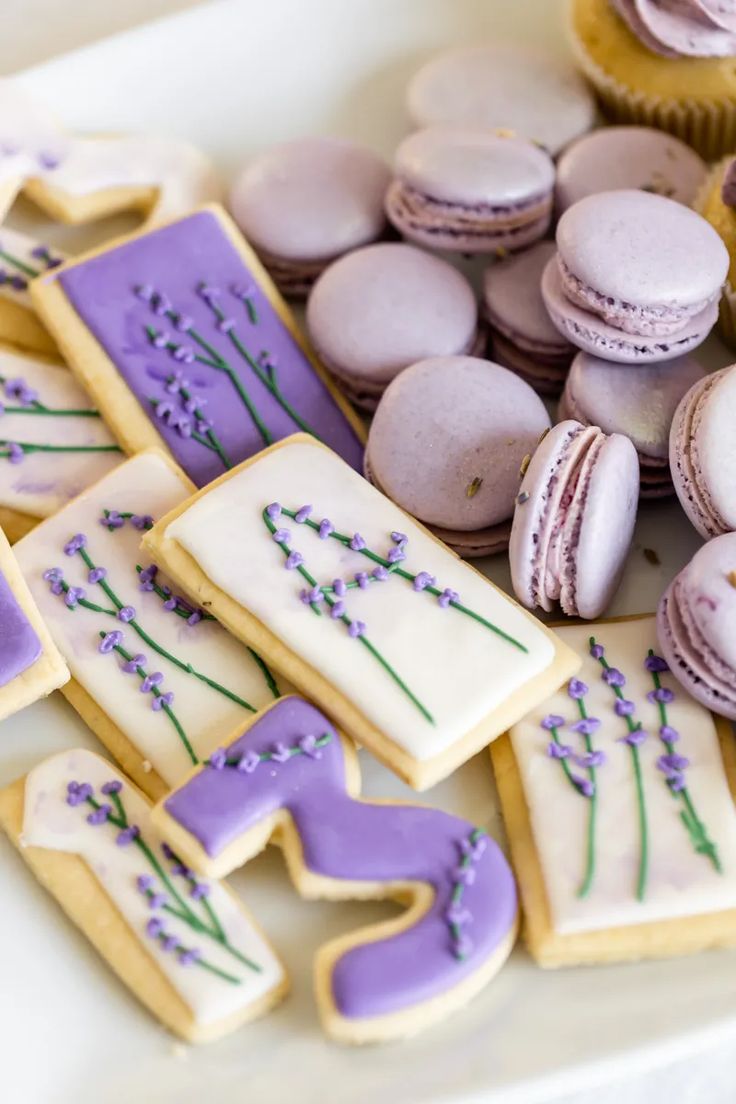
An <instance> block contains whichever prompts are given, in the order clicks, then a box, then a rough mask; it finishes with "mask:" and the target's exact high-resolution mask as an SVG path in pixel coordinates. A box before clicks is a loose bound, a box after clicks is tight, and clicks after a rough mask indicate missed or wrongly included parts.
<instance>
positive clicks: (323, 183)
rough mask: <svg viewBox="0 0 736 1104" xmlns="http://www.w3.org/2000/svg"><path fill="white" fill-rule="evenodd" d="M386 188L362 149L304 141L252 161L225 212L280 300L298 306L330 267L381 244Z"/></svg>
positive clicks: (378, 166) (378, 167)
mask: <svg viewBox="0 0 736 1104" xmlns="http://www.w3.org/2000/svg"><path fill="white" fill-rule="evenodd" d="M389 180H390V174H389V170H388V166H387V165H386V163H385V162H384V161H383V160H382V159H381V158H380V157H379V156H378V155H377V154H375V153H373V151H372V150H369V149H366V148H365V147H364V146H360V145H357V144H356V143H354V142H346V141H342V140H340V139H338V138H302V139H299V140H297V141H294V142H286V143H283V144H282V145H278V146H273V147H272V148H271V149H269V150H266V152H265V153H262V154H261V155H260V156H259V157H255V158H254V159H253V160H252V161H250V162H249V163H248V164H247V165H246V166H245V168H244V169H243V170H242V171H241V172H240V173H239V174H238V176H237V177H236V178H235V182H234V183H233V185H232V188H231V189H230V210H231V212H232V214H233V217H234V218H235V221H236V222H237V223H238V225H239V227H240V229H241V230H242V231H243V233H244V234H245V236H246V238H248V240H249V241H250V242H251V244H252V245H253V246H254V247H255V248H256V249H257V250H258V253H259V254H260V256H261V259H262V260H263V262H264V264H265V265H266V267H267V268H268V270H269V272H270V273H271V275H272V276H273V278H274V280H275V281H276V283H277V284H278V286H279V287H280V289H281V290H282V291H283V292H284V294H286V295H290V296H293V297H300V298H301V297H304V296H306V295H307V293H308V292H309V289H310V287H311V286H312V284H313V283H314V281H315V279H316V278H317V276H319V274H320V273H321V272H322V271H323V269H324V268H325V267H326V266H327V265H328V264H329V263H330V262H331V261H333V260H335V259H336V258H337V257H340V256H342V254H343V253H347V252H348V251H349V250H351V249H357V248H358V247H359V246H361V245H367V244H368V243H369V242H373V241H376V239H377V238H380V237H381V236H382V234H383V232H384V230H385V228H386V218H385V215H384V210H383V197H384V194H385V192H386V188H387V187H388V183H389Z"/></svg>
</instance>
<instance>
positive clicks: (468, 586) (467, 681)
mask: <svg viewBox="0 0 736 1104" xmlns="http://www.w3.org/2000/svg"><path fill="white" fill-rule="evenodd" d="M144 544H145V547H146V548H147V549H148V550H149V554H150V555H151V556H152V557H153V558H154V559H155V560H156V562H157V563H160V564H161V565H162V566H164V565H165V568H166V570H167V572H168V573H169V574H170V575H171V576H172V577H173V578H174V579H175V580H176V582H177V583H178V585H180V586H181V587H183V588H184V590H185V591H186V592H187V593H189V594H190V595H191V596H193V597H194V598H195V600H196V601H198V602H200V603H202V604H205V603H206V607H207V609H209V610H211V611H212V612H213V613H214V614H215V616H216V617H218V618H219V619H220V620H221V621H222V622H223V624H225V625H226V626H227V628H228V629H229V630H230V631H231V632H233V633H234V634H235V635H236V636H238V637H239V638H240V639H242V640H244V641H245V642H246V643H248V644H249V645H250V646H251V647H254V648H257V649H258V650H259V651H260V652H261V654H262V655H263V656H264V657H265V658H266V659H267V660H268V661H269V662H271V663H273V664H274V666H275V667H277V668H279V669H280V670H281V671H282V672H283V673H284V675H285V676H286V677H287V678H289V679H290V681H292V682H293V683H294V684H295V685H296V686H298V687H299V689H301V690H303V691H304V693H306V694H308V695H309V696H310V697H311V698H313V699H314V700H315V701H316V702H318V704H320V705H322V706H323V707H324V708H325V709H327V710H329V712H330V714H331V715H332V716H334V717H336V718H337V719H338V721H339V722H340V723H341V724H342V725H343V726H344V727H345V729H346V730H347V731H348V733H349V734H350V735H351V736H353V737H355V739H357V740H358V741H360V743H361V744H364V745H365V746H366V747H368V748H370V750H371V751H372V752H373V753H374V754H375V755H377V756H378V757H379V758H380V759H382V760H383V761H384V762H385V763H386V764H387V765H388V766H389V767H391V768H392V769H393V770H395V771H396V772H397V773H398V774H399V775H400V776H401V777H402V778H404V779H406V780H407V781H408V782H409V783H410V784H411V785H412V786H414V787H416V788H418V789H422V788H424V787H426V786H429V785H431V784H432V783H433V782H435V781H437V780H438V779H440V778H443V777H445V776H446V775H448V774H450V773H451V772H452V771H453V770H454V769H455V768H456V767H457V766H458V765H459V764H460V763H462V762H464V761H465V760H466V759H468V758H469V757H470V756H471V755H473V754H474V753H475V752H476V751H478V750H479V749H480V748H481V747H484V746H485V745H486V744H487V743H489V742H490V741H491V740H493V739H494V738H495V737H496V736H497V735H498V734H499V733H500V732H502V731H503V730H504V729H505V728H506V727H507V726H508V725H509V724H511V723H513V722H514V721H515V720H518V718H519V717H521V716H522V715H523V714H524V713H525V712H526V711H527V710H528V709H529V708H530V707H531V706H532V705H533V703H534V702H536V701H539V700H542V699H544V698H545V697H546V696H547V695H548V694H549V693H550V692H551V691H552V690H553V689H554V688H555V687H556V686H558V685H559V684H560V682H562V681H563V680H564V679H565V678H567V677H569V676H570V675H572V674H573V673H574V671H575V669H576V667H577V666H578V664H579V660H578V659H577V658H576V657H575V656H574V655H573V653H572V652H570V651H569V650H568V649H567V648H566V647H565V646H564V645H563V644H562V643H561V642H560V641H559V640H558V638H557V637H555V635H554V634H553V633H552V632H551V631H550V630H549V629H547V628H546V627H545V626H544V625H542V624H541V623H540V622H539V621H537V620H536V619H535V618H533V617H532V616H531V615H530V614H528V613H526V612H525V611H524V610H522V609H521V607H520V606H518V605H516V603H515V602H514V601H512V599H510V598H508V597H507V596H506V595H505V594H503V593H502V592H501V591H500V590H498V589H497V588H496V587H494V586H493V584H492V583H490V582H489V581H488V580H487V579H486V578H484V577H483V576H482V575H480V574H479V573H478V572H477V571H474V570H473V568H471V567H469V566H468V565H466V564H464V563H463V562H462V561H461V560H459V559H458V558H457V556H455V555H454V554H453V553H452V552H450V551H449V550H448V549H447V548H445V546H444V545H442V544H440V542H439V541H437V540H436V539H435V538H433V537H432V536H431V535H430V534H429V533H428V532H427V531H426V530H425V529H423V528H422V527H421V526H420V525H418V524H417V523H416V522H415V521H413V520H412V519H411V518H410V517H409V516H408V515H407V514H405V513H403V512H402V511H401V510H400V509H399V508H398V507H397V506H395V505H394V504H393V503H392V502H390V501H389V500H388V499H387V498H386V497H385V496H384V495H382V494H381V493H380V491H378V490H376V489H375V488H374V487H372V486H371V485H370V484H369V483H367V482H366V481H365V480H364V479H362V478H361V477H360V476H359V475H358V474H357V473H356V472H354V471H353V470H352V469H351V468H350V467H349V466H348V465H347V464H345V463H344V462H343V461H342V460H340V458H339V457H338V456H336V455H335V454H334V453H333V452H331V451H330V450H329V449H326V448H324V447H323V446H322V445H320V444H319V443H318V442H316V441H314V440H313V439H311V438H309V437H306V436H304V435H301V436H295V437H292V438H291V439H290V440H288V441H284V442H282V443H281V444H279V445H275V446H273V447H272V448H270V449H268V450H266V451H265V452H263V453H261V454H260V456H256V457H254V458H253V460H251V461H249V462H247V463H245V464H243V465H242V466H241V467H240V468H238V469H237V470H236V471H234V472H232V473H230V474H229V475H227V476H225V477H224V478H222V479H221V480H219V481H218V482H217V483H215V484H214V485H213V486H211V487H207V488H205V489H204V490H203V491H201V492H200V493H199V495H197V496H196V497H195V498H194V499H193V500H191V501H189V502H187V503H182V504H180V505H178V506H177V507H176V508H175V509H174V510H172V511H171V513H169V514H168V515H167V516H166V517H165V518H163V520H161V521H160V522H159V524H158V525H157V526H156V527H155V528H154V529H153V530H152V531H151V532H150V533H147V534H146V535H145V538H144Z"/></svg>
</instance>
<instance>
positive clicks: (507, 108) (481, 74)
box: [408, 43, 595, 154]
mask: <svg viewBox="0 0 736 1104" xmlns="http://www.w3.org/2000/svg"><path fill="white" fill-rule="evenodd" d="M408 109H409V114H410V116H411V118H412V120H413V122H414V124H415V125H416V126H418V127H423V126H431V125H433V124H434V123H448V124H450V125H452V126H470V127H486V128H488V129H489V130H496V129H498V128H499V127H503V128H506V129H508V130H513V131H514V132H515V133H517V134H519V135H520V136H521V137H523V138H528V139H529V140H530V141H532V142H538V143H539V144H540V145H543V146H545V147H546V148H547V149H548V150H549V151H550V152H551V153H552V154H556V153H558V152H559V151H560V150H561V149H562V148H563V147H564V146H566V145H567V144H568V142H571V141H572V140H573V138H577V137H578V135H580V134H584V133H585V131H586V130H590V128H591V127H592V126H593V121H594V119H595V105H594V102H593V97H592V95H591V93H590V91H589V90H588V88H587V86H586V84H585V82H584V80H583V79H582V77H581V76H580V74H579V73H577V72H576V71H575V69H574V68H573V66H572V65H570V64H569V63H567V62H565V61H562V60H560V59H559V58H558V57H557V56H555V55H552V54H547V53H544V52H542V51H541V50H536V49H534V48H532V47H528V46H521V45H514V44H512V43H494V44H490V43H489V44H488V45H485V46H470V47H465V48H463V49H459V50H452V51H450V52H448V53H444V54H440V55H439V56H438V57H435V58H433V59H432V60H431V61H429V62H428V63H427V64H426V65H424V66H423V67H422V68H421V69H420V70H419V71H418V72H417V73H416V74H415V75H414V77H413V78H412V80H411V83H410V84H409V88H408Z"/></svg>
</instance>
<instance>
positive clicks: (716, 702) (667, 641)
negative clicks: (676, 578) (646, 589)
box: [657, 583, 736, 721]
mask: <svg viewBox="0 0 736 1104" xmlns="http://www.w3.org/2000/svg"><path fill="white" fill-rule="evenodd" d="M657 637H658V639H659V646H660V650H661V652H662V656H663V658H664V659H665V660H666V661H667V664H668V666H669V668H670V670H671V672H672V674H673V675H674V676H675V678H676V679H677V680H678V682H680V683H681V684H682V686H684V688H685V690H687V692H688V693H689V694H690V696H691V697H692V698H694V699H695V701H698V702H700V704H701V705H704V706H705V708H706V709H710V710H712V712H714V713H719V714H720V715H721V716H723V717H728V718H730V720H733V721H736V694H734V693H732V691H731V690H730V688H729V687H728V686H724V685H723V684H722V683H720V682H719V681H718V680H717V679H716V678H714V677H713V675H712V673H711V672H710V671H709V670H708V669H707V667H706V666H705V665H704V664H703V662H702V660H701V659H700V657H699V656H698V654H697V652H696V651H695V649H694V648H693V647H692V644H691V642H690V640H689V638H688V635H687V630H686V627H685V625H684V622H683V620H682V618H681V616H680V612H679V607H678V604H677V600H676V597H675V593H674V583H672V584H670V586H669V587H668V588H667V590H666V591H665V592H664V594H663V595H662V597H661V599H660V601H659V606H658V607H657Z"/></svg>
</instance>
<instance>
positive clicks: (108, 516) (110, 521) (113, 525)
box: [99, 510, 125, 531]
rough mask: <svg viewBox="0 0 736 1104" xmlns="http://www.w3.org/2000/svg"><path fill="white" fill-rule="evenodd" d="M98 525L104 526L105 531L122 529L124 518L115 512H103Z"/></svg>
mask: <svg viewBox="0 0 736 1104" xmlns="http://www.w3.org/2000/svg"><path fill="white" fill-rule="evenodd" d="M99 520H100V525H104V526H105V528H106V529H109V530H111V531H112V530H113V529H122V528H123V526H124V525H125V518H124V517H122V516H121V515H120V513H119V512H118V511H117V510H105V511H104V512H103V514H102V517H101V518H100V519H99Z"/></svg>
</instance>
